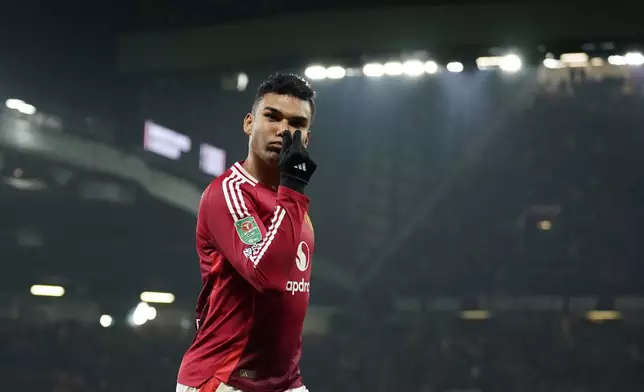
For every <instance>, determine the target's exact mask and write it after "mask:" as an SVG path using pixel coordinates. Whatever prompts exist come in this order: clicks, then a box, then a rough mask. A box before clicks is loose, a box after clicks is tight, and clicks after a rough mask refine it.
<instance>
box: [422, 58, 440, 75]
mask: <svg viewBox="0 0 644 392" xmlns="http://www.w3.org/2000/svg"><path fill="white" fill-rule="evenodd" d="M424 68H425V73H428V74H435V73H436V72H438V64H436V62H435V61H426V62H425V67H424Z"/></svg>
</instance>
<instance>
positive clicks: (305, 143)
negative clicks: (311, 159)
mask: <svg viewBox="0 0 644 392" xmlns="http://www.w3.org/2000/svg"><path fill="white" fill-rule="evenodd" d="M305 136H306V137H305V138H304V147H308V146H309V143H310V142H311V130H310V129H307V131H306V135H305Z"/></svg>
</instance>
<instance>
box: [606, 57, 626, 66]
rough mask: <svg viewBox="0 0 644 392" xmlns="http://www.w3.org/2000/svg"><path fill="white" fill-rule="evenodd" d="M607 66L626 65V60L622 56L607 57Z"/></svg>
mask: <svg viewBox="0 0 644 392" xmlns="http://www.w3.org/2000/svg"><path fill="white" fill-rule="evenodd" d="M608 64H611V65H626V58H625V57H624V56H619V55H613V56H608Z"/></svg>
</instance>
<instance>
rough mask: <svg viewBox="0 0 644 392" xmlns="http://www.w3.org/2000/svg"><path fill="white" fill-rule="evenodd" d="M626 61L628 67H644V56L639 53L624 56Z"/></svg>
mask: <svg viewBox="0 0 644 392" xmlns="http://www.w3.org/2000/svg"><path fill="white" fill-rule="evenodd" d="M624 60H625V61H626V64H628V65H643V64H644V55H642V53H639V52H630V53H626V55H624Z"/></svg>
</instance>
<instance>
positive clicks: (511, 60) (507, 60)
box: [499, 54, 523, 72]
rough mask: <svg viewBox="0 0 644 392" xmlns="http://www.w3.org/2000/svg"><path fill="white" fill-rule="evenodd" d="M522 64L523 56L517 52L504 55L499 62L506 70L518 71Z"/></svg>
mask: <svg viewBox="0 0 644 392" xmlns="http://www.w3.org/2000/svg"><path fill="white" fill-rule="evenodd" d="M522 65H523V62H522V61H521V57H519V56H517V55H516V54H508V55H506V56H503V57H502V58H501V62H500V63H499V67H500V68H501V69H502V70H503V71H505V72H517V71H518V70H520V69H521V66H522Z"/></svg>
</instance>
